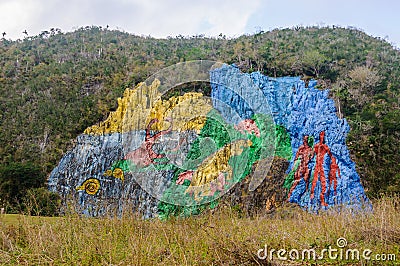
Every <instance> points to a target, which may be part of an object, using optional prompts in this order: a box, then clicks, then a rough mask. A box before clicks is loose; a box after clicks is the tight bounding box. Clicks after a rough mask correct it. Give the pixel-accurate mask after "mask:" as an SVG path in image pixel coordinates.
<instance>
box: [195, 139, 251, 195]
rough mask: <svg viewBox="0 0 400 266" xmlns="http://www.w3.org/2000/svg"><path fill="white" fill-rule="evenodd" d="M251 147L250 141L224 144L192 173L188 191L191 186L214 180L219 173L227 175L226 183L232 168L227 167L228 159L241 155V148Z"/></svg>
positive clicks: (241, 140) (242, 140)
mask: <svg viewBox="0 0 400 266" xmlns="http://www.w3.org/2000/svg"><path fill="white" fill-rule="evenodd" d="M251 145H252V142H251V140H244V139H240V140H236V141H234V142H232V143H229V144H226V145H225V146H224V147H222V148H221V149H219V150H218V151H217V152H216V153H214V154H213V155H211V156H209V157H207V158H206V159H205V160H204V162H203V163H202V164H201V165H200V166H199V167H198V168H197V170H196V171H195V172H194V173H193V177H192V181H191V183H190V186H189V188H188V189H190V187H193V186H201V185H205V184H208V183H210V182H211V181H213V180H216V179H217V177H218V175H219V174H220V173H221V172H222V173H227V174H228V175H227V176H226V181H228V180H230V179H231V177H232V168H231V166H230V165H229V159H230V158H231V157H232V156H235V155H240V154H242V152H243V148H245V147H249V146H251Z"/></svg>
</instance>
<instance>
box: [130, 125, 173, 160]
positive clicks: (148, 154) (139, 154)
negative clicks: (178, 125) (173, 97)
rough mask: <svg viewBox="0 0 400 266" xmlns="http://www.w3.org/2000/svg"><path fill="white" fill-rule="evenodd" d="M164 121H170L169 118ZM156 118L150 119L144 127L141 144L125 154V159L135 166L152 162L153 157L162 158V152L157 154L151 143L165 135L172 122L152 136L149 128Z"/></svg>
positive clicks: (169, 130)
mask: <svg viewBox="0 0 400 266" xmlns="http://www.w3.org/2000/svg"><path fill="white" fill-rule="evenodd" d="M165 121H169V122H171V119H170V118H166V119H165ZM157 122H158V119H157V118H155V119H152V120H151V121H150V123H149V124H148V125H147V128H146V137H145V139H144V142H143V143H142V145H140V147H139V148H137V149H136V150H134V151H131V152H130V153H128V154H127V155H126V156H125V159H128V160H131V161H132V162H133V163H135V164H136V165H137V166H141V167H146V166H148V165H150V164H152V163H154V159H159V158H163V157H164V156H165V155H164V154H158V153H156V152H155V151H154V150H153V145H154V144H155V142H156V140H157V139H158V138H160V137H161V136H162V135H165V134H167V133H169V132H171V128H172V123H171V125H170V127H169V128H168V129H167V130H164V131H160V132H158V133H156V134H154V135H153V136H152V135H151V134H150V128H151V126H152V125H153V124H154V123H157Z"/></svg>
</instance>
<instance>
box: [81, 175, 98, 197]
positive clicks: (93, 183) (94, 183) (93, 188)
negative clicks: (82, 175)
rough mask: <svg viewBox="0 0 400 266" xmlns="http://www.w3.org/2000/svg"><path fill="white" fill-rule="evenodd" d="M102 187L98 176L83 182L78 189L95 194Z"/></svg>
mask: <svg viewBox="0 0 400 266" xmlns="http://www.w3.org/2000/svg"><path fill="white" fill-rule="evenodd" d="M99 189H100V181H99V180H98V179H96V178H89V179H87V180H85V182H83V184H82V185H80V186H79V187H77V188H76V190H85V191H86V193H87V194H89V195H95V194H96V193H97V192H98V191H99Z"/></svg>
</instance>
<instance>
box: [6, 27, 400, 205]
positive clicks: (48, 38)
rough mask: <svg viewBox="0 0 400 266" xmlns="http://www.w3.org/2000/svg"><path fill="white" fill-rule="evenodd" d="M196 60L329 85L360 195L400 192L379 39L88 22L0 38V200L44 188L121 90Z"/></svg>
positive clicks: (394, 118)
mask: <svg viewBox="0 0 400 266" xmlns="http://www.w3.org/2000/svg"><path fill="white" fill-rule="evenodd" d="M197 59H204V60H217V61H222V62H225V63H229V64H232V63H235V64H236V65H238V66H239V67H240V68H241V70H242V71H244V72H251V71H260V72H262V73H263V74H265V75H268V76H272V77H280V76H288V75H289V76H301V77H302V78H303V79H304V80H306V81H307V80H309V79H311V78H313V79H316V80H318V84H319V87H320V88H321V89H325V88H330V89H331V90H330V91H331V97H332V98H333V99H334V100H335V103H336V106H337V109H338V116H339V117H344V118H346V119H347V120H348V122H349V124H350V126H351V132H350V135H349V137H348V138H347V141H348V143H347V145H348V147H349V149H350V151H351V155H352V158H353V160H354V161H355V162H356V163H357V171H358V173H359V174H360V176H361V178H362V181H363V184H364V186H365V188H366V190H367V194H368V195H369V196H370V197H374V196H379V195H380V194H381V193H387V192H389V193H399V192H400V163H399V162H400V153H399V150H400V60H399V59H400V51H399V50H397V49H395V48H394V47H392V46H391V45H390V44H389V43H387V42H386V41H385V40H382V39H379V38H374V37H371V36H368V35H366V34H365V33H363V32H362V31H360V30H357V29H354V28H338V27H324V28H318V27H307V28H302V27H296V28H293V29H276V30H273V31H270V32H259V33H257V34H254V35H244V36H241V37H238V38H234V39H230V38H226V37H225V36H223V35H220V36H219V37H216V38H208V37H204V36H193V37H184V36H177V37H171V38H166V39H155V38H152V37H146V36H135V35H131V34H128V33H125V32H120V31H115V30H108V29H103V28H101V27H85V28H81V29H79V30H76V31H75V32H71V33H62V32H61V31H60V30H58V29H51V30H49V31H43V32H42V33H41V34H39V35H38V36H32V37H26V38H25V39H24V40H18V41H10V40H7V39H5V38H3V39H1V40H0V95H1V97H0V108H1V112H0V143H1V145H0V195H1V197H0V204H1V203H2V202H1V201H3V203H5V202H14V203H13V204H17V203H20V202H19V199H18V200H16V201H15V200H14V199H15V197H21V195H22V194H24V192H25V191H26V190H27V189H28V188H38V187H41V186H45V181H44V180H45V179H44V178H43V177H44V176H45V175H48V174H49V173H50V171H51V170H52V169H53V168H54V167H55V166H56V165H57V163H58V161H59V160H60V159H61V157H62V155H63V154H64V153H65V152H66V151H67V150H68V149H70V148H71V147H72V145H73V144H74V140H75V138H76V136H77V135H79V134H81V133H82V132H83V131H84V129H85V128H87V127H88V126H90V125H92V124H95V123H97V122H99V121H102V120H104V119H105V118H106V117H107V115H108V113H109V112H110V111H112V110H115V108H116V107H117V101H116V99H117V98H118V97H120V96H121V95H122V93H123V91H124V90H125V88H127V87H133V86H134V85H135V84H137V83H138V82H141V81H144V80H145V79H146V78H147V77H148V76H149V75H151V74H153V73H155V72H156V71H157V70H159V69H161V68H163V67H167V66H169V65H172V64H175V63H178V62H182V61H189V60H197ZM21 169H22V170H21ZM26 169H31V170H29V171H30V172H32V171H33V172H32V174H31V175H29V176H28V175H27V174H26V171H25V170H26ZM24 173H25V174H24ZM20 179H24V180H25V181H26V179H32V180H30V181H26V182H22V181H21V180H20ZM39 179H40V180H39ZM35 180H36V181H37V182H34V181H35ZM23 184H29V185H27V186H28V187H24V185H23ZM40 191H41V193H42V194H43V191H42V190H40Z"/></svg>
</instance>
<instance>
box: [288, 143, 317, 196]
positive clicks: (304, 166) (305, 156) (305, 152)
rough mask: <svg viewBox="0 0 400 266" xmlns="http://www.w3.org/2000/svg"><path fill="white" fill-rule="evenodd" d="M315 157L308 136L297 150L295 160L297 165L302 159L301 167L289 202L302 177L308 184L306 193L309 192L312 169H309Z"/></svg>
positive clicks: (296, 175) (295, 178) (295, 175)
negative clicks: (298, 160)
mask: <svg viewBox="0 0 400 266" xmlns="http://www.w3.org/2000/svg"><path fill="white" fill-rule="evenodd" d="M313 156H314V153H313V150H312V148H311V147H310V146H309V145H308V136H304V137H303V144H302V145H301V146H300V147H299V149H298V150H297V153H296V157H295V159H294V162H295V163H296V161H297V159H298V158H299V157H300V166H299V168H298V169H297V171H296V173H295V174H294V181H293V185H292V187H291V188H290V191H289V194H288V200H289V199H290V196H291V195H292V192H293V190H294V189H295V188H296V186H297V185H298V184H299V183H300V180H301V177H302V176H303V179H304V181H305V182H306V191H307V190H308V179H309V178H310V169H309V168H308V163H309V162H310V160H311V159H312V158H313Z"/></svg>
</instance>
